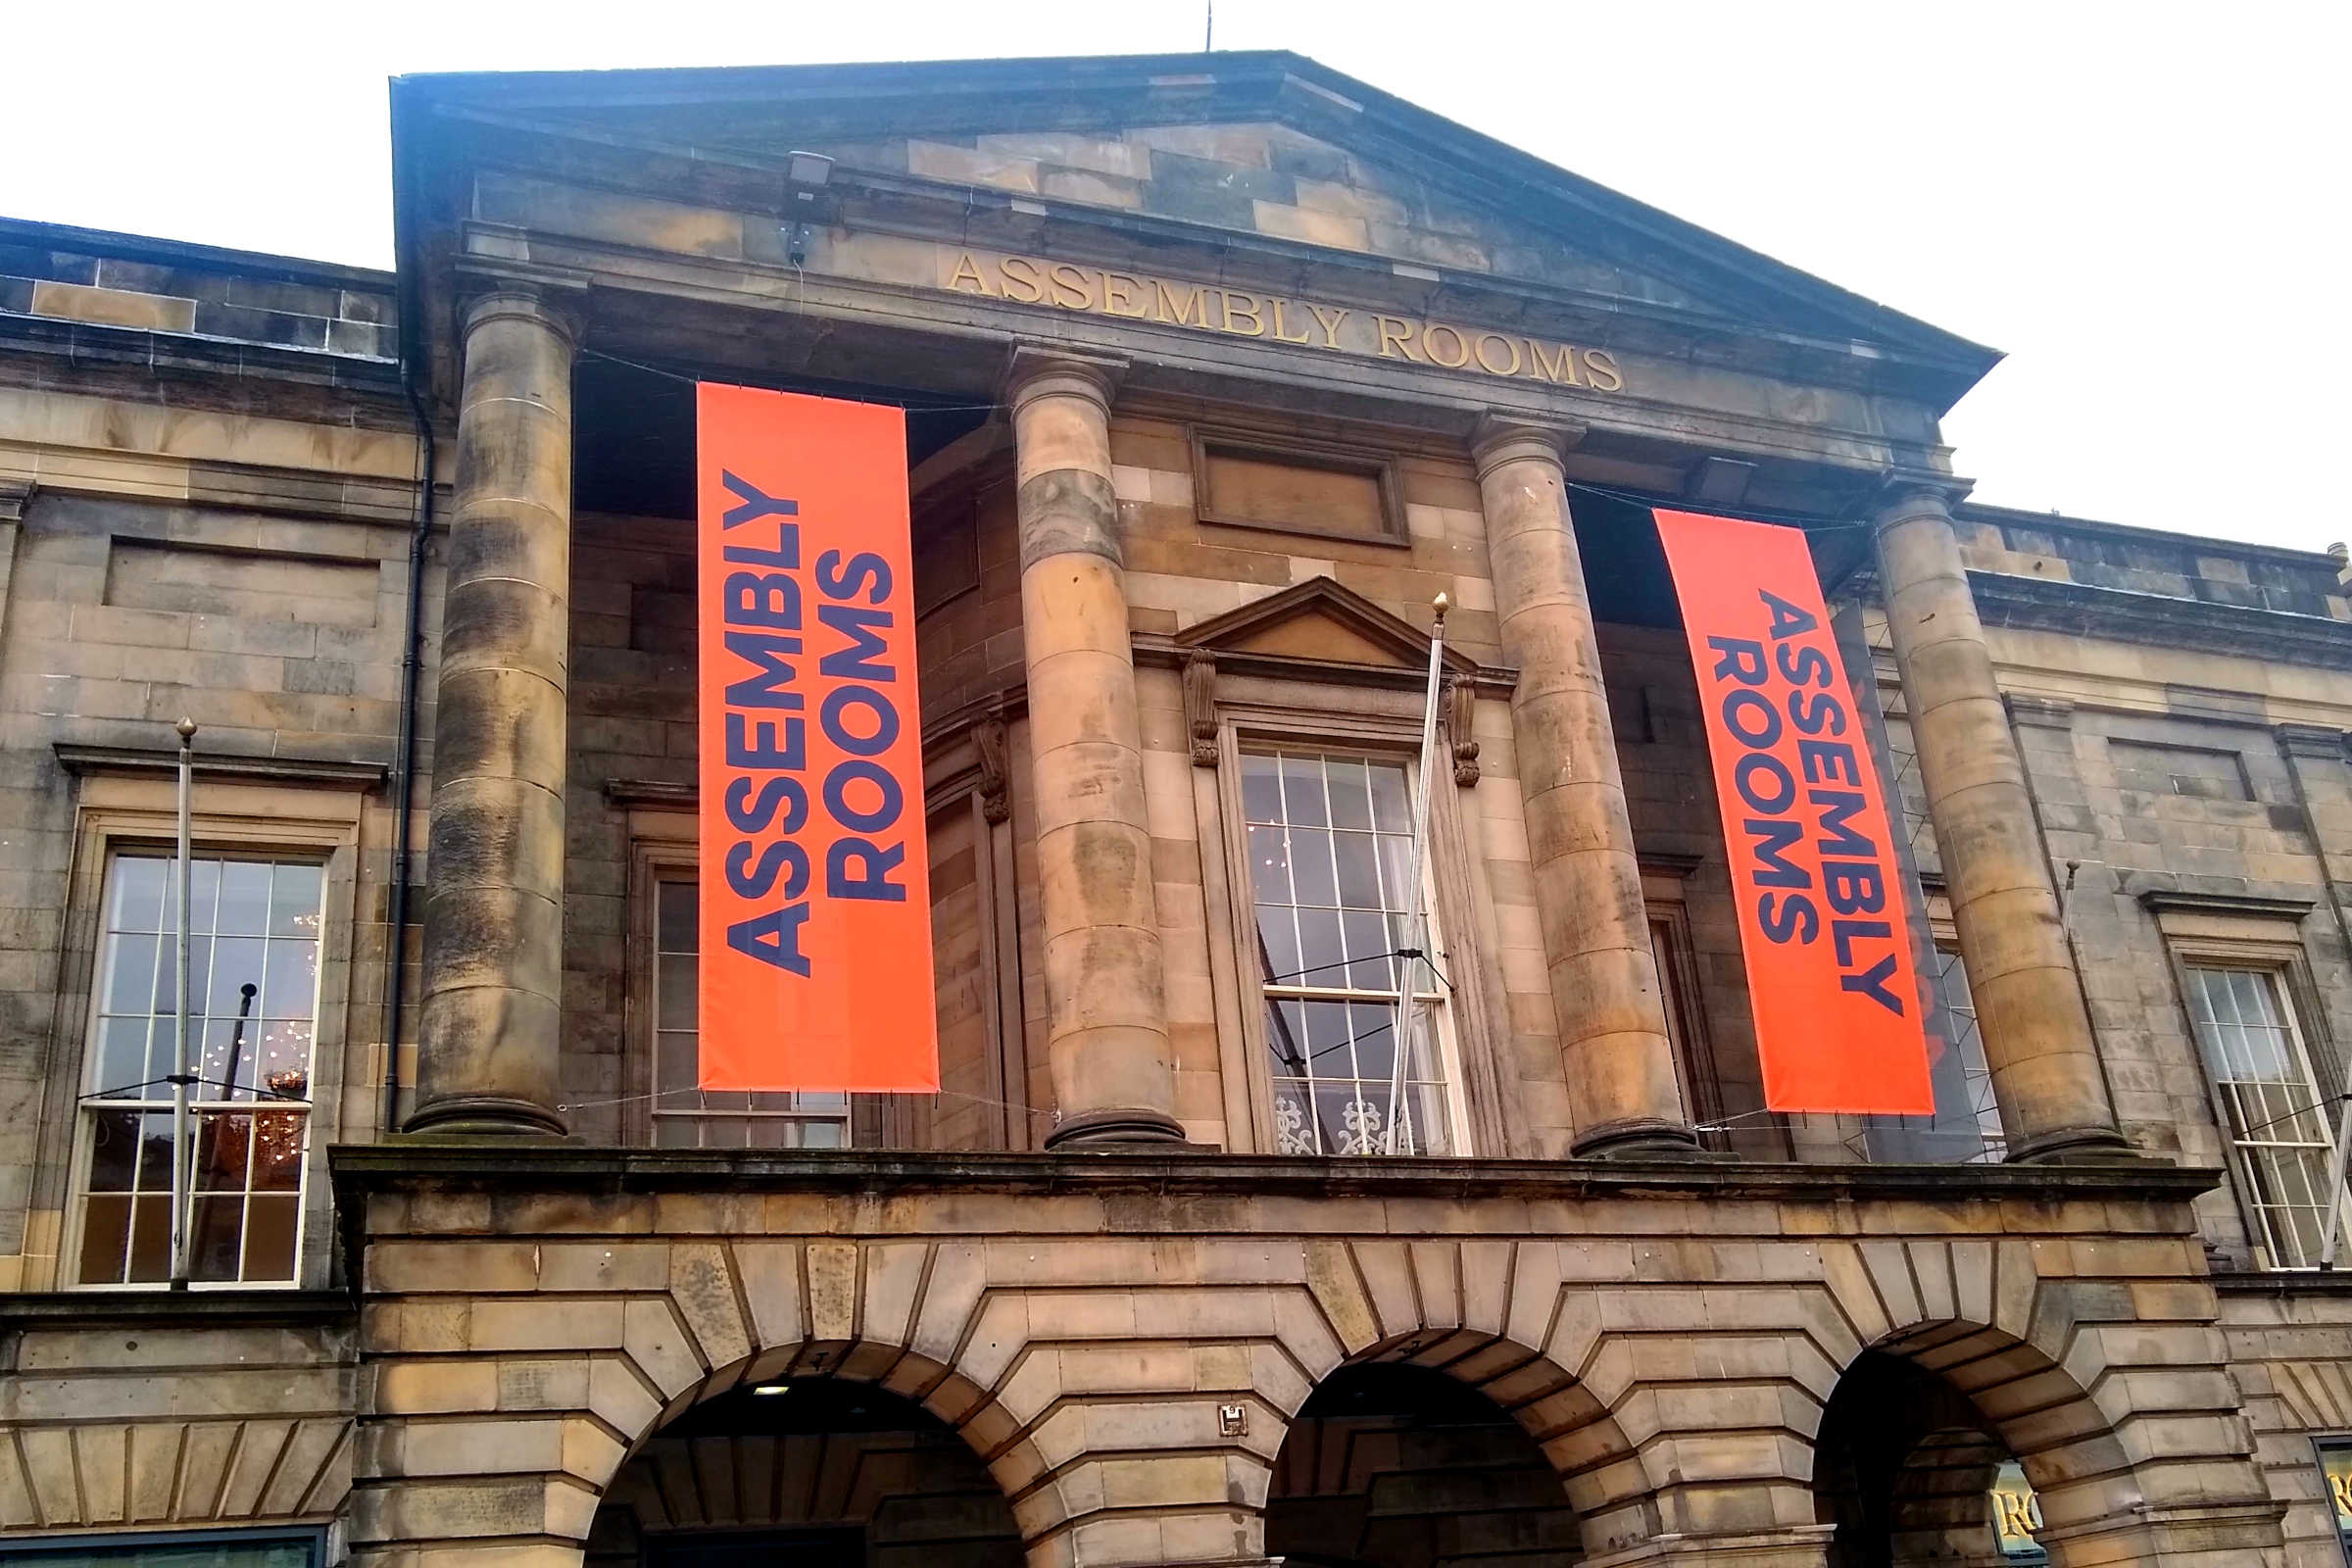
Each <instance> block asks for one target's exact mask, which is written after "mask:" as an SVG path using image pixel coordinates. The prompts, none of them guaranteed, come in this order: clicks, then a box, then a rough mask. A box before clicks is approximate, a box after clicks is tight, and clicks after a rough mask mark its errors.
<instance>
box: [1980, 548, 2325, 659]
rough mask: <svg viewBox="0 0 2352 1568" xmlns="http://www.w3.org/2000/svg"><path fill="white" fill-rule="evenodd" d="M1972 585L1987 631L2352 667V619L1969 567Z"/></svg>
mask: <svg viewBox="0 0 2352 1568" xmlns="http://www.w3.org/2000/svg"><path fill="white" fill-rule="evenodd" d="M1968 585H1969V589H1970V591H1971V592H1973V593H1974V594H1975V595H1976V601H1977V611H1978V613H1979V614H1980V615H1981V616H1982V617H1983V619H1984V621H1985V625H1987V626H2015V627H2021V628H2025V629H2029V630H2034V631H2060V632H2069V633H2072V634H2074V635H2075V636H2078V637H2108V638H2113V639H2115V640H2117V641H2121V642H2131V643H2145V644H2149V645H2152V646H2154V647H2159V648H2182V649H2189V650H2193V651H2195V652H2198V653H2208V654H2235V655H2241V656H2242V655H2244V654H2245V653H2246V652H2247V650H2249V649H2261V650H2265V651H2266V652H2268V653H2269V654H2270V655H2271V656H2272V657H2273V658H2276V659H2279V660H2282V661H2284V662H2289V663H2296V664H2315V665H2318V666H2320V667H2321V668H2324V669H2352V621H2342V620H2327V619H2323V618H2321V617H2320V616H2318V615H2301V614H2296V613H2292V612H2289V611H2283V610H2256V609H2253V608H2251V607H2249V606H2244V605H2224V604H2216V603H2213V602H2211V601H2209V600H2203V599H2176V598H2173V597H2172V596H2170V595H2168V594H2151V593H2138V592H2134V591H2132V590H2131V589H2127V588H2101V587H2096V586H2093V585H2091V584H2087V583H2077V582H2044V581H2040V580H2037V579H2035V578H2032V577H2021V576H2018V575H2016V574H2015V573H2013V572H1999V571H1985V570H1984V569H1982V568H1981V567H1976V566H1971V567H1970V568H1969V571H1968Z"/></svg>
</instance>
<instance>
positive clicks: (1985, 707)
mask: <svg viewBox="0 0 2352 1568" xmlns="http://www.w3.org/2000/svg"><path fill="white" fill-rule="evenodd" d="M1878 553H1879V577H1880V583H1881V591H1882V592H1883V593H1884V595H1885V597H1886V602H1887V623H1888V625H1889V627H1890V629H1891V630H1892V633H1893V637H1894V657H1895V663H1896V665H1897V666H1898V667H1899V669H1900V670H1901V673H1902V681H1903V701H1904V706H1905V707H1906V708H1907V709H1908V710H1909V711H1910V717H1911V738H1912V746H1913V748H1914V750H1915V751H1916V752H1917V753H1918V756H1919V772H1920V778H1921V780H1922V781H1923V782H1924V783H1925V784H1926V786H1927V793H1928V815H1929V819H1930V820H1931V821H1933V822H1934V823H1935V826H1936V849H1937V850H1938V852H1939V853H1940V855H1941V857H1942V861H1943V874H1944V881H1945V884H1946V886H1947V887H1948V888H1949V890H1950V895H1951V901H1952V917H1953V921H1954V923H1955V924H1957V925H1958V926H1959V928H1960V956H1961V960H1962V962H1964V963H1965V964H1966V965H1967V968H1968V984H1969V991H1970V993H1971V995H1972V996H1973V997H1974V998H1975V1000H1976V1007H1977V1022H1978V1027H1979V1030H1980V1032H1981V1034H1982V1038H1983V1040H1984V1044H1985V1058H1986V1060H1987V1061H1988V1062H1989V1063H1990V1064H1991V1067H1992V1086H1993V1095H1994V1098H1995V1099H1997V1100H1998V1101H1999V1102H2000V1108H2001V1122H2002V1125H2003V1126H2004V1127H2005V1128H2006V1129H2007V1132H2008V1135H2009V1157H2010V1158H2011V1159H2046V1158H2064V1157H2068V1156H2070V1155H2074V1156H2080V1155H2083V1154H2090V1155H2094V1156H2095V1155H2096V1154H2098V1153H2099V1152H2107V1153H2115V1152H2121V1151H2122V1150H2123V1148H2124V1140H2123V1136H2122V1134H2120V1133H2119V1132H2118V1131H2117V1130H2116V1123H2115V1112H2114V1110H2113V1108H2112V1107H2111V1106H2110V1105H2109V1104H2108V1101H2107V1086H2106V1083H2105V1081H2104V1080H2103V1079H2102V1078H2101V1076H2100V1074H2099V1061H2098V1054H2097V1051H2096V1048H2095V1047H2094V1045H2093V1044H2092V1040H2091V1033H2090V1019H2089V1016H2088V1015H2087V1014H2086V1013H2085V1012H2084V1010H2083V1005H2082V988H2081V985H2080V983H2079V982H2078V980H2077V978H2076V974H2075V965H2074V959H2073V956H2071V955H2070V954H2069V953H2068V951H2067V945H2066V931H2065V928H2064V926H2063V925H2062V924H2061V923H2060V918H2059V910H2058V897H2057V894H2056V892H2055V890H2054V889H2053V888H2052V887H2051V885H2050V878H2049V867H2048V861H2047V858H2046V857H2045V856H2044V854H2043V851H2042V846H2041V839H2040V834H2039V833H2038V831H2037V830H2036V828H2035V826H2034V807H2033V802H2032V800H2031V798H2030V797H2029V796H2028V795H2027V793H2026V774H2025V765H2024V763H2023V761H2022V760H2020V759H2019V757H2018V752H2017V744H2016V739H2015V737H2014V736H2012V735H2011V733H2010V730H2009V719H2008V714H2007V711H2005V710H2004V709H2003V707H2002V704H2001V694H2000V688H1999V686H1998V685H1997V684H1996V683H1995V681H1994V679H1993V672H1992V654H1991V650H1990V649H1989V648H1988V647H1987V646H1986V644H1985V628H1984V625H1983V623H1982V622H1980V621H1979V620H1978V618H1977V605H1976V600H1975V598H1974V597H1973V596H1972V595H1971V594H1970V593H1969V588H1968V574H1967V570H1966V568H1965V567H1964V565H1963V564H1962V563H1961V559H1960V541H1959V539H1958V537H1957V536H1956V535H1955V534H1954V532H1953V530H1952V518H1951V513H1950V512H1949V511H1948V510H1947V509H1946V507H1945V504H1944V500H1943V497H1942V496H1941V495H1940V494H1939V493H1937V492H1936V491H1935V490H1933V489H1925V488H1916V489H1907V490H1904V491H1903V492H1901V493H1900V494H1898V495H1897V496H1896V497H1895V498H1894V499H1893V500H1892V501H1891V502H1890V503H1889V504H1888V505H1887V508H1886V509H1885V510H1884V511H1882V512H1881V514H1880V515H1879V519H1878Z"/></svg>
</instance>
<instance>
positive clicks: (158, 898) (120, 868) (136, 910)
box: [108, 855, 172, 931]
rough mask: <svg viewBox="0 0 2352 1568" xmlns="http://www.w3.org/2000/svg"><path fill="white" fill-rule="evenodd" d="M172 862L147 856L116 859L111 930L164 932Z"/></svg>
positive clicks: (111, 895)
mask: <svg viewBox="0 0 2352 1568" xmlns="http://www.w3.org/2000/svg"><path fill="white" fill-rule="evenodd" d="M171 863H172V862H171V861H169V860H164V859H158V858H155V857H153V856H146V855H123V856H117V857H116V858H115V875H114V886H113V887H112V889H110V890H109V893H108V897H109V899H111V900H112V902H113V906H114V907H113V912H112V914H111V915H110V917H109V924H110V928H111V929H113V930H116V931H156V930H161V929H162V926H163V918H164V886H165V882H166V880H167V876H166V873H167V871H168V870H169V868H170V866H171Z"/></svg>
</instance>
